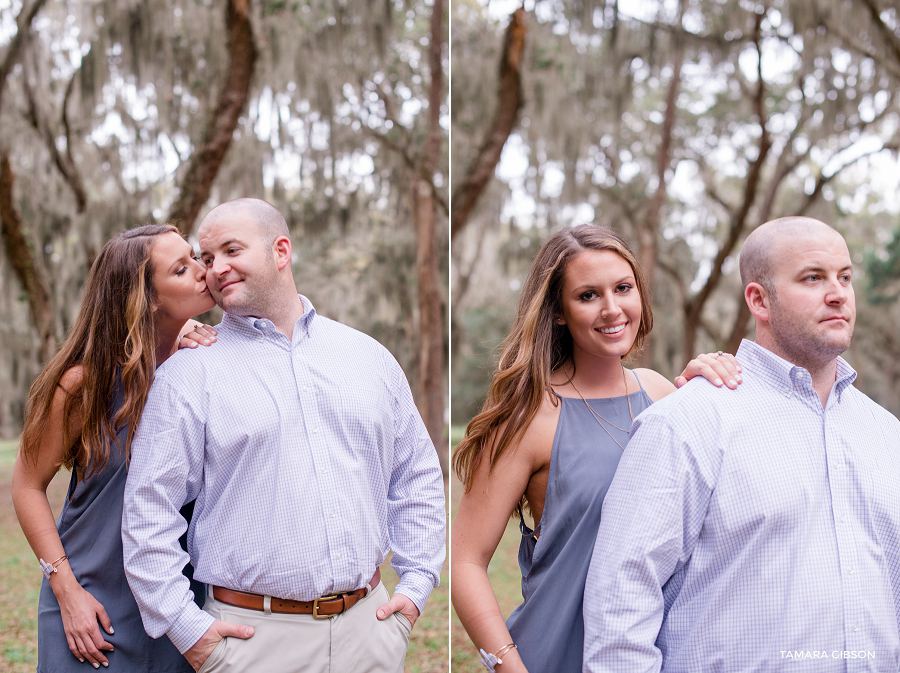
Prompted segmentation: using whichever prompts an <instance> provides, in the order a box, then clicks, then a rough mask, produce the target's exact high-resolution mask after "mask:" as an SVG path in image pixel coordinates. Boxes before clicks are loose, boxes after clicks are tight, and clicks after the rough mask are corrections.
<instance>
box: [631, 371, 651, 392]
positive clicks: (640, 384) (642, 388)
mask: <svg viewBox="0 0 900 673" xmlns="http://www.w3.org/2000/svg"><path fill="white" fill-rule="evenodd" d="M629 371H630V372H631V373H632V374H634V380H635V381H637V382H638V386H640V388H641V390H642V391H644V392H647V391H645V390H644V384H643V383H641V379H640V378H639V377H638V375H637V372H636V371H634V370H633V369H631V370H629Z"/></svg>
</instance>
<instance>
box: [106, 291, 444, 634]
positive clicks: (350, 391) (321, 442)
mask: <svg viewBox="0 0 900 673" xmlns="http://www.w3.org/2000/svg"><path fill="white" fill-rule="evenodd" d="M301 298H302V299H303V302H304V307H305V308H306V311H305V313H304V315H303V316H302V317H301V318H300V320H298V322H297V324H296V325H295V327H294V333H293V339H292V340H288V338H287V337H286V336H285V335H284V334H282V333H280V332H278V331H277V330H276V329H275V327H274V325H272V323H271V322H269V321H267V320H256V319H253V318H241V317H235V316H231V315H227V314H226V316H225V318H224V320H223V322H222V324H221V325H219V326H218V340H217V342H216V343H215V344H214V345H212V346H211V347H209V348H198V349H196V350H191V351H190V352H186V351H182V352H179V353H176V354H175V355H174V356H172V357H171V358H170V359H169V360H168V361H166V363H165V364H164V365H162V366H161V367H160V368H159V370H158V371H157V373H156V379H155V381H154V383H153V388H152V389H151V391H150V396H149V398H148V400H147V404H146V406H145V408H144V413H143V417H142V419H141V423H140V428H139V430H138V432H137V435H136V438H135V440H134V445H133V447H132V458H131V466H130V469H129V473H128V481H127V485H126V489H125V506H124V513H123V535H122V537H123V543H124V552H125V569H126V572H127V574H128V581H129V584H130V585H131V589H132V591H133V592H134V594H135V598H136V599H137V602H138V605H139V607H140V609H141V615H142V618H143V620H144V626H145V628H146V630H147V632H148V633H149V634H150V635H151V636H153V637H158V636H160V635H162V634H163V633H166V634H168V636H169V637H170V638H171V639H172V642H173V643H174V644H175V646H176V647H178V649H179V650H181V651H184V650H186V649H187V648H189V647H191V646H192V645H193V644H194V643H195V642H196V641H197V640H198V639H199V638H200V636H201V635H203V633H204V632H205V631H206V629H207V628H209V626H210V624H212V621H213V618H212V617H211V616H210V615H208V614H206V613H205V612H202V611H201V610H200V609H199V608H197V606H196V605H195V604H194V603H193V602H192V601H191V600H190V593H189V588H188V582H187V580H186V579H185V578H184V577H183V575H182V574H181V568H182V567H183V566H184V564H185V563H186V562H187V560H188V559H187V556H186V555H185V553H184V552H183V551H182V550H181V548H180V547H179V545H178V537H179V536H180V535H181V534H182V533H183V532H184V520H183V519H181V517H180V516H179V515H178V510H179V508H180V507H181V505H182V504H183V503H184V502H186V501H189V500H191V499H193V498H196V499H197V501H196V506H195V510H194V517H193V520H192V522H191V525H190V530H189V531H188V550H189V552H190V556H191V559H192V561H193V563H194V567H195V573H194V575H195V577H196V578H197V579H198V580H199V581H201V582H205V583H207V584H214V585H219V586H224V587H228V588H231V589H238V590H243V591H251V592H253V593H257V594H264V595H271V596H276V597H279V598H287V599H293V600H312V599H314V598H317V597H319V596H324V595H327V594H330V593H334V592H340V591H347V590H352V589H356V588H359V587H362V586H365V584H366V582H368V580H369V579H370V578H371V576H372V573H373V572H374V571H375V568H376V567H377V566H378V565H379V564H380V563H381V562H382V561H383V560H384V558H385V556H386V555H387V553H388V550H390V549H392V550H393V553H394V555H393V560H392V565H393V567H394V568H395V570H396V571H397V573H398V574H399V575H400V583H399V584H398V586H397V588H396V591H398V592H400V593H403V594H404V595H406V596H408V597H409V598H411V599H412V600H413V602H415V604H416V605H417V606H418V608H419V609H420V610H421V609H422V607H423V606H424V603H425V601H426V599H427V597H428V594H429V592H430V591H431V589H432V588H433V587H435V586H437V583H438V578H439V575H440V570H441V565H442V563H443V560H444V551H445V532H444V525H445V519H446V514H445V509H444V489H443V478H442V475H441V470H440V466H439V464H438V460H437V454H436V453H435V450H434V446H433V445H432V443H431V441H430V439H429V437H428V433H427V432H426V430H425V426H424V424H423V423H422V420H421V418H420V416H419V414H418V412H417V410H416V407H415V405H414V403H413V399H412V395H411V393H410V390H409V385H408V383H407V381H406V377H405V376H404V374H403V371H402V370H401V368H400V366H399V365H398V364H397V362H396V360H394V358H393V357H392V356H391V355H390V353H389V352H388V351H387V350H386V349H385V348H384V347H383V346H381V345H380V344H378V343H377V342H376V341H375V340H374V339H371V338H370V337H368V336H366V335H364V334H362V333H361V332H357V331H356V330H353V329H351V328H349V327H346V326H345V325H341V324H340V323H337V322H334V321H332V320H329V319H328V318H324V317H322V316H318V315H316V312H315V310H314V309H313V308H312V305H311V304H310V302H309V300H307V299H306V298H303V297H301Z"/></svg>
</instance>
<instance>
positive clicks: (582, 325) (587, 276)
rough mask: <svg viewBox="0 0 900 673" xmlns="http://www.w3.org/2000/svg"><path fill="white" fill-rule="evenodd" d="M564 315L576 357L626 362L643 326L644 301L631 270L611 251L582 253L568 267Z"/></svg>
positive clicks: (562, 302) (629, 266) (563, 295)
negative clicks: (619, 359)
mask: <svg viewBox="0 0 900 673" xmlns="http://www.w3.org/2000/svg"><path fill="white" fill-rule="evenodd" d="M561 305H562V315H561V316H559V317H558V318H557V322H559V324H561V325H566V326H567V327H568V329H569V333H570V334H571V335H572V342H573V348H574V354H575V356H576V357H579V356H582V355H588V356H593V357H615V358H622V357H624V356H625V355H627V353H628V351H629V350H631V346H632V344H633V343H634V339H635V337H636V335H637V331H638V328H639V327H640V324H641V296H640V293H639V292H638V290H637V281H636V279H635V277H634V270H633V269H632V268H631V265H630V264H629V263H628V262H627V261H625V259H623V258H622V257H621V256H619V255H618V254H617V253H615V252H612V251H611V250H582V251H581V252H579V253H578V254H577V255H576V256H575V257H574V258H572V261H571V262H569V265H568V266H567V267H566V271H565V275H564V280H563V289H562V301H561Z"/></svg>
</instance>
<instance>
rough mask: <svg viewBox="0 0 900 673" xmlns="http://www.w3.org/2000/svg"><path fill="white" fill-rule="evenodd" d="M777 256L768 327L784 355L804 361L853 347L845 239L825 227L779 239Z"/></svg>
mask: <svg viewBox="0 0 900 673" xmlns="http://www.w3.org/2000/svg"><path fill="white" fill-rule="evenodd" d="M772 254H773V260H772V261H773V272H774V274H773V275H774V283H775V292H774V293H773V294H770V295H769V326H770V329H771V332H772V336H773V338H774V340H775V342H776V345H777V346H778V347H779V349H780V350H781V351H782V352H781V353H780V355H782V356H784V357H785V358H786V359H787V360H789V361H791V362H793V363H794V364H801V365H803V364H806V363H810V364H824V363H826V362H828V361H830V360H833V359H834V358H836V357H837V356H838V355H840V354H841V353H843V352H844V351H845V350H847V348H848V347H849V346H850V339H851V337H852V336H853V325H854V323H855V322H856V298H855V296H854V294H853V285H852V284H851V279H852V274H853V268H852V263H851V261H850V253H849V251H848V250H847V244H846V243H845V242H844V239H843V237H842V236H841V235H840V234H838V233H837V232H836V231H833V230H830V229H825V228H824V227H823V228H822V229H821V230H816V231H814V232H813V233H812V234H810V235H809V236H806V237H803V238H800V237H791V239H790V240H788V241H784V242H780V243H779V245H778V250H777V251H774V252H773V253H772Z"/></svg>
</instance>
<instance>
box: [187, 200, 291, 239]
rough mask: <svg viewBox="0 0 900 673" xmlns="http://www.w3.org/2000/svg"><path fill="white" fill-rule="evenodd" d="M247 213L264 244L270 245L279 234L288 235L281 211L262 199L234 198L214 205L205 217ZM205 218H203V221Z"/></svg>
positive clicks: (217, 217) (215, 218)
mask: <svg viewBox="0 0 900 673" xmlns="http://www.w3.org/2000/svg"><path fill="white" fill-rule="evenodd" d="M238 214H240V215H247V216H249V219H251V220H252V221H254V222H255V223H256V224H257V226H258V227H259V233H260V236H262V239H263V240H264V241H265V242H266V245H272V243H274V242H275V239H276V238H278V237H279V236H287V237H290V232H289V231H288V226H287V222H285V220H284V216H283V215H282V214H281V212H280V211H279V210H278V208H276V207H275V206H273V205H272V204H271V203H269V202H268V201H263V200H262V199H248V198H244V199H234V200H233V201H227V202H226V203H223V204H221V205H220V206H217V207H215V208H214V209H213V210H212V211H210V214H209V215H207V217H210V216H212V217H211V219H213V220H217V219H219V218H223V217H232V216H235V215H238ZM205 220H206V218H204V221H205Z"/></svg>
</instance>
